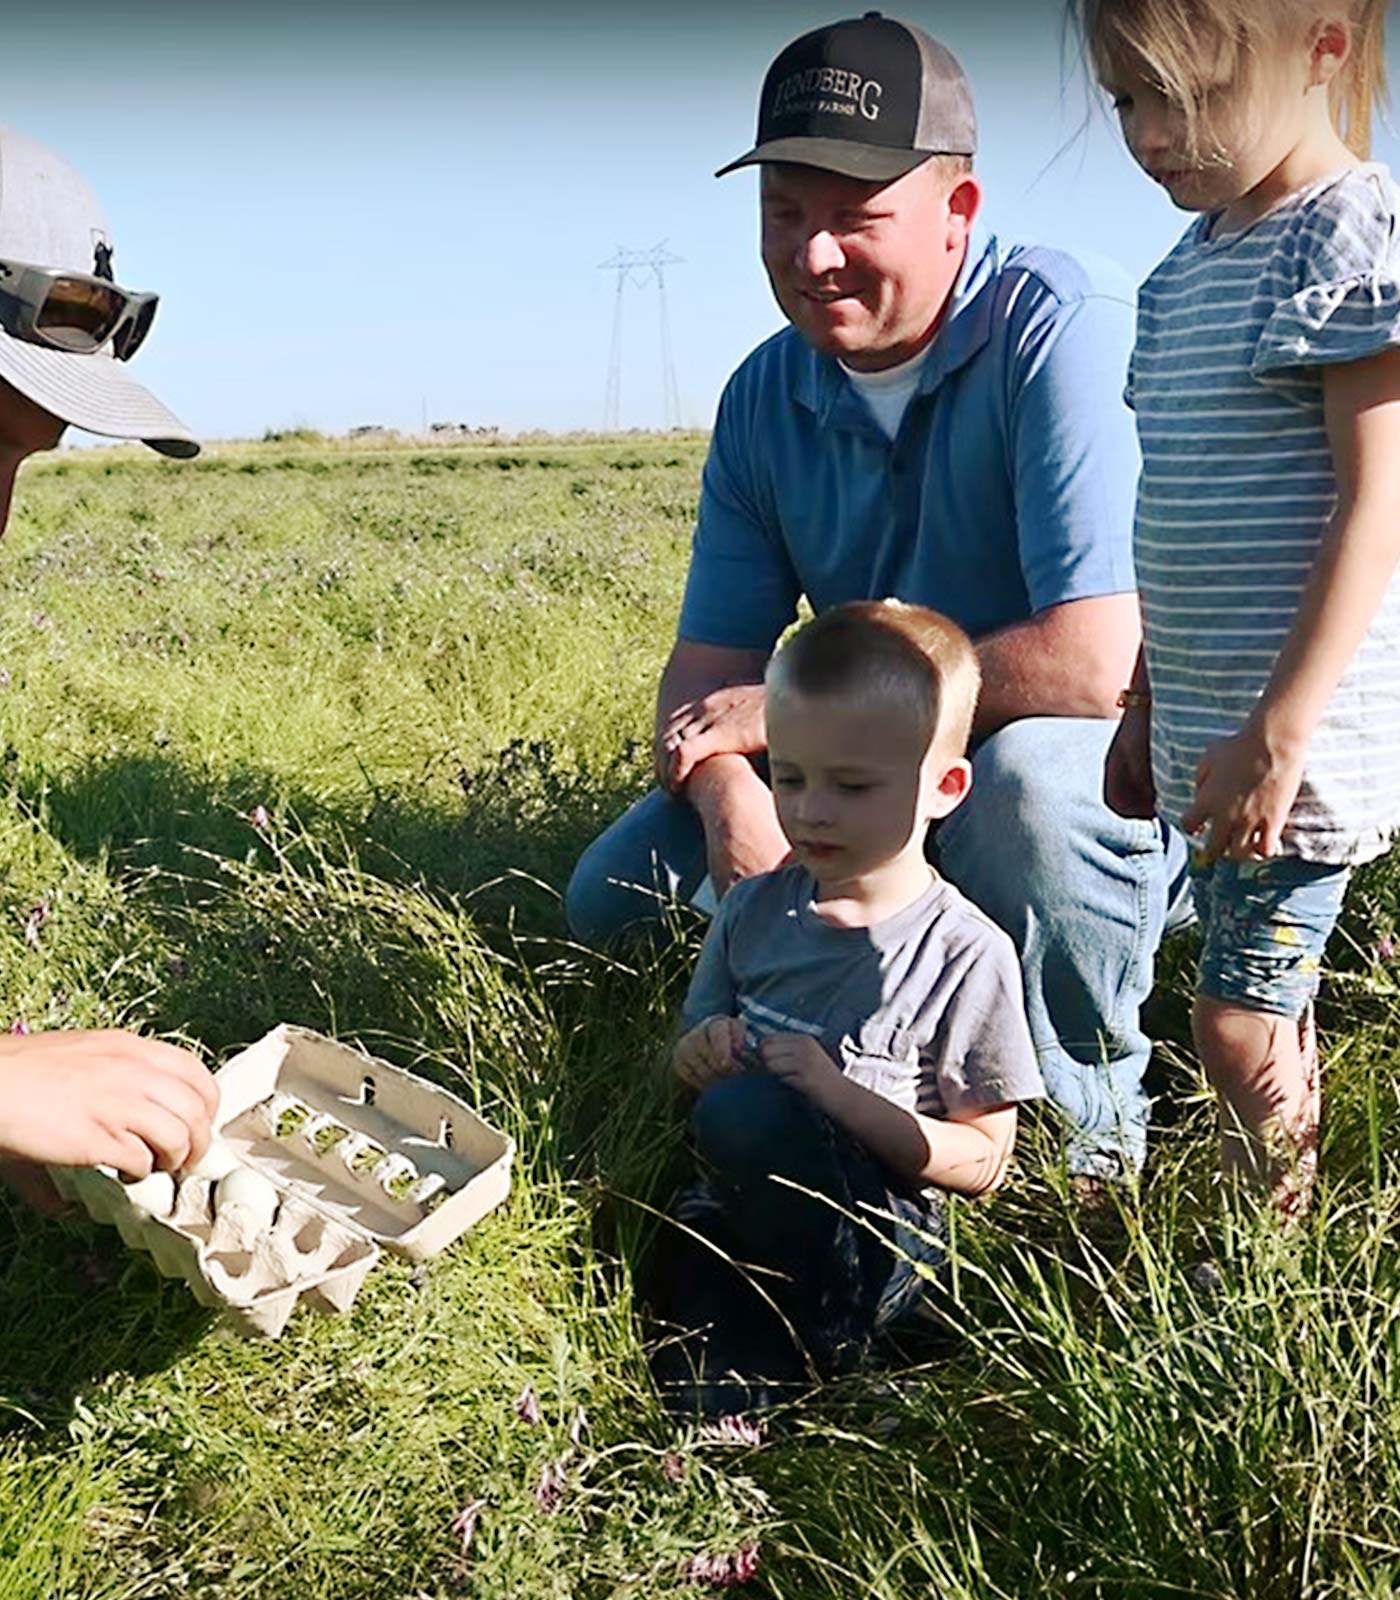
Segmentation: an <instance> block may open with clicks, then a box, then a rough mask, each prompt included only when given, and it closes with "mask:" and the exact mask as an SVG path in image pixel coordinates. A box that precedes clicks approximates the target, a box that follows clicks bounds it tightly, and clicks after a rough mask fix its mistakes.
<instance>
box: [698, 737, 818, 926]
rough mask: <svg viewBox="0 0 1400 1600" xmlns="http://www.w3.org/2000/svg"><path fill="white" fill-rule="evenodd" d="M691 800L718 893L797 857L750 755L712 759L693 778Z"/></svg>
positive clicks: (711, 879) (768, 791) (771, 795)
mask: <svg viewBox="0 0 1400 1600" xmlns="http://www.w3.org/2000/svg"><path fill="white" fill-rule="evenodd" d="M686 794H687V798H688V799H689V800H690V803H691V805H693V806H694V807H695V810H696V811H697V813H698V814H699V817H700V821H701V824H702V826H703V827H704V830H705V853H706V858H707V865H708V867H709V872H710V881H711V882H712V883H713V884H714V886H715V893H716V894H718V895H723V894H724V893H725V892H726V891H727V890H728V889H729V888H730V887H731V886H732V885H733V884H734V883H736V882H737V881H738V880H739V879H740V878H752V877H755V876H756V875H757V874H758V873H760V872H771V871H772V870H773V868H774V867H776V866H778V865H780V864H781V863H782V862H783V861H785V860H787V858H788V856H789V855H790V854H791V853H792V851H791V846H790V845H789V844H788V840H787V835H786V834H785V833H784V832H783V830H782V828H781V827H779V825H778V813H777V810H776V808H775V807H774V805H773V794H772V791H771V790H770V789H769V787H768V785H767V784H766V783H764V781H763V779H762V778H760V777H759V775H758V774H757V773H756V772H755V771H754V770H753V768H752V767H751V766H750V765H749V760H748V757H747V756H711V757H710V759H709V760H708V761H706V762H705V763H704V764H703V765H702V766H699V767H697V768H696V769H695V771H694V773H692V775H691V779H690V784H689V787H688V789H687V791H686Z"/></svg>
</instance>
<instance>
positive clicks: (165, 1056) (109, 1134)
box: [0, 1030, 219, 1178]
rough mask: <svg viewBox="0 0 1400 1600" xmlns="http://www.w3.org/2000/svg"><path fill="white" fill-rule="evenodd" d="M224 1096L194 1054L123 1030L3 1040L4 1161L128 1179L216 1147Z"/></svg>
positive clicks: (0, 1122) (170, 1168)
mask: <svg viewBox="0 0 1400 1600" xmlns="http://www.w3.org/2000/svg"><path fill="white" fill-rule="evenodd" d="M218 1109H219V1089H218V1085H217V1084H216V1083H215V1082H214V1079H213V1078H212V1077H211V1076H210V1075H209V1073H208V1072H207V1071H206V1070H205V1068H204V1067H203V1065H202V1064H201V1063H200V1061H199V1059H198V1058H197V1057H196V1056H193V1055H191V1054H190V1052H189V1051H188V1050H181V1049H178V1048H177V1047H176V1046H175V1045H171V1044H164V1043H162V1042H161V1041H160V1040H158V1039H142V1038H138V1037H137V1035H135V1034H133V1033H121V1032H118V1031H116V1030H111V1031H108V1032H101V1033H86V1032H72V1033H61V1032H55V1033H35V1034H29V1035H27V1036H23V1037H17V1038H9V1037H7V1038H4V1039H0V1154H3V1155H10V1156H18V1157H20V1158H21V1159H22V1160H26V1161H45V1162H54V1163H56V1164H58V1165H61V1166H73V1167H93V1166H99V1165H105V1166H112V1167H115V1168H116V1169H117V1170H118V1171H119V1172H122V1173H124V1174H125V1175H126V1176H127V1177H130V1178H145V1177H149V1176H150V1174H151V1172H152V1171H154V1170H155V1169H156V1168H160V1169H161V1170H163V1171H166V1172H175V1171H178V1170H179V1169H180V1168H181V1167H184V1166H186V1165H188V1164H189V1163H190V1162H192V1161H197V1160H198V1159H199V1158H200V1156H202V1155H203V1154H204V1152H205V1150H206V1149H207V1148H208V1146H209V1126H210V1122H211V1120H212V1119H213V1117H214V1115H215V1114H216V1112H217V1111H218Z"/></svg>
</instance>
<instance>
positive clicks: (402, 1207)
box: [50, 1023, 515, 1338]
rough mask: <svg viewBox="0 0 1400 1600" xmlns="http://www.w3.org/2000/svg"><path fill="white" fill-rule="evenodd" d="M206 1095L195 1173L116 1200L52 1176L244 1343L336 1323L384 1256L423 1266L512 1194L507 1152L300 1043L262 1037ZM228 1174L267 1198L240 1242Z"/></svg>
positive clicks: (88, 1176) (389, 1073)
mask: <svg viewBox="0 0 1400 1600" xmlns="http://www.w3.org/2000/svg"><path fill="white" fill-rule="evenodd" d="M216 1080H217V1082H218V1085H219V1113H218V1117H217V1119H216V1123H215V1142H214V1144H213V1146H212V1147H211V1151H210V1155H209V1156H208V1157H207V1158H206V1159H205V1161H203V1162H201V1163H200V1165H199V1167H198V1168H196V1169H195V1170H193V1171H192V1172H190V1173H188V1174H183V1175H180V1177H179V1178H178V1179H176V1180H172V1179H171V1178H170V1177H169V1176H168V1175H166V1174H163V1173H156V1174H153V1175H152V1177H151V1178H148V1179H146V1180H145V1181H144V1182H143V1183H139V1184H132V1185H127V1184H125V1183H123V1182H122V1181H121V1180H120V1179H119V1178H118V1177H117V1175H116V1173H115V1172H113V1171H112V1170H111V1169H110V1168H103V1167H99V1168H81V1167H55V1168H52V1169H50V1170H51V1171H52V1174H53V1178H54V1182H55V1184H56V1186H57V1187H58V1189H59V1191H60V1193H62V1194H63V1195H64V1196H65V1197H66V1198H68V1199H70V1200H74V1201H77V1202H78V1203H79V1204H81V1205H82V1206H83V1207H84V1208H85V1209H86V1210H87V1211H88V1213H89V1214H90V1215H91V1216H92V1217H93V1218H95V1219H96V1220H97V1221H99V1222H106V1223H111V1224H113V1225H115V1226H116V1228H117V1229H118V1230H119V1232H120V1233H121V1236H122V1238H123V1240H125V1242H126V1243H127V1244H128V1245H129V1246H131V1248H133V1249H137V1250H144V1251H146V1252H148V1253H149V1254H150V1255H151V1257H152V1258H153V1259H154V1261H155V1263H156V1265H157V1267H158V1268H159V1269H160V1271H161V1272H162V1273H164V1274H165V1275H166V1276H167V1277H182V1278H184V1279H185V1280H186V1281H187V1282H188V1283H189V1285H190V1288H191V1289H192V1290H193V1292H194V1294H195V1297H196V1298H197V1299H198V1300H199V1301H200V1302H201V1303H202V1304H204V1305H208V1306H217V1307H220V1308H221V1309H223V1310H224V1312H225V1313H226V1314H227V1315H228V1317H229V1319H230V1320H231V1321H232V1322H233V1323H234V1325H235V1326H237V1327H239V1328H240V1329H241V1330H242V1331H244V1332H246V1333H250V1334H255V1335H259V1336H262V1337H266V1338H276V1337H277V1335H278V1334H280V1333H281V1332H282V1330H283V1328H284V1327H285V1326H286V1324H287V1320H288V1318H289V1317H290V1316H291V1314H292V1312H293V1310H294V1309H295V1307H296V1305H297V1303H298V1301H299V1300H301V1299H303V1298H305V1299H306V1301H307V1303H308V1304H310V1305H311V1306H313V1307H314V1308H316V1309H320V1310H324V1311H344V1310H346V1309H347V1308H348V1307H349V1306H350V1305H351V1304H352V1303H353V1302H354V1299H355V1296H356V1295H357V1294H358V1293H359V1290H360V1285H361V1284H362V1283H363V1282H364V1280H365V1278H366V1276H367V1275H368V1273H369V1271H370V1269H371V1267H373V1266H374V1263H375V1262H376V1261H377V1260H378V1259H379V1253H380V1250H381V1248H383V1249H388V1250H392V1251H394V1252H395V1253H396V1254H398V1255H402V1256H407V1257H408V1258H409V1259H411V1260H414V1261H423V1260H426V1259H428V1258H429V1257H431V1256H434V1255H436V1254H437V1253H438V1252H439V1251H440V1250H442V1249H443V1248H444V1247H445V1246H446V1245H448V1244H450V1243H451V1242H452V1241H453V1240H454V1239H455V1238H457V1237H458V1236H459V1235H460V1234H462V1233H464V1232H465V1231H466V1230H467V1229H468V1228H470V1227H471V1226H472V1225H473V1224H474V1223H476V1222H477V1221H479V1220H480V1219H481V1218H482V1217H483V1216H485V1215H486V1213H487V1212H488V1211H491V1210H492V1209H493V1208H494V1207H496V1206H498V1205H500V1204H501V1202H502V1201H503V1200H504V1199H505V1198H506V1195H507V1194H508V1193H509V1190H510V1167H511V1161H512V1158H513V1156H514V1153H515V1146H514V1143H513V1141H512V1140H510V1139H508V1138H507V1137H506V1136H505V1135H504V1134H502V1133H499V1132H497V1130H496V1129H495V1128H493V1127H491V1126H490V1124H489V1123H487V1122H485V1121H483V1120H482V1118H481V1117H479V1116H478V1115H477V1114H476V1112H474V1111H473V1110H472V1109H471V1108H470V1107H469V1106H468V1105H467V1104H466V1103H465V1102H464V1101H462V1100H461V1099H460V1098H459V1097H458V1096H456V1095H454V1094H452V1093H450V1092H449V1091H448V1090H446V1089H441V1088H439V1087H438V1086H437V1085H436V1084H431V1083H427V1082H425V1081H424V1080H423V1079H422V1078H418V1077H415V1076H414V1075H413V1074H412V1073H411V1072H406V1071H404V1070H403V1069H402V1068H401V1067H395V1066H391V1065H390V1064H389V1063H388V1062H387V1061H380V1060H378V1059H376V1058H375V1057H372V1056H366V1055H362V1054H361V1053H360V1052H359V1051H357V1050H353V1049H351V1048H350V1047H349V1046H347V1045H343V1044H338V1043H337V1042H336V1041H335V1040H333V1039H327V1038H324V1037H323V1036H322V1035H320V1034H317V1033H312V1032H311V1031H310V1030H308V1029H306V1028H297V1027H292V1026H290V1025H289V1024H286V1023H284V1024H282V1025H281V1026H280V1027H277V1028H274V1029H273V1031H272V1032H271V1033H269V1034H267V1035H266V1037H264V1038H262V1039H260V1040H259V1041H258V1042H257V1043H256V1044H254V1045H251V1046H249V1048H248V1049H246V1050H244V1051H242V1052H241V1053H240V1054H238V1055H236V1056H234V1057H232V1059H231V1060H229V1061H227V1062H226V1063H225V1064H224V1066H223V1067H222V1068H221V1069H220V1070H219V1071H218V1073H217V1074H216ZM279 1108H280V1111H281V1115H280V1116H279V1115H278V1111H279ZM293 1124H295V1126H293ZM238 1168H246V1169H249V1170H251V1171H253V1172H256V1173H258V1174H260V1175H261V1176H262V1177H263V1178H264V1179H266V1180H267V1181H268V1183H270V1184H271V1186H272V1188H273V1190H275V1191H276V1208H275V1212H274V1213H273V1217H274V1220H273V1221H272V1222H271V1225H270V1227H267V1228H265V1229H259V1230H258V1237H257V1238H256V1239H253V1240H250V1239H248V1238H245V1237H238V1236H237V1234H236V1232H235V1233H231V1231H230V1228H229V1227H228V1226H226V1225H225V1224H226V1223H227V1222H228V1220H229V1219H228V1218H227V1217H225V1219H224V1221H223V1222H221V1220H220V1212H219V1210H218V1209H217V1207H216V1205H215V1199H216V1189H217V1185H218V1181H219V1179H221V1178H222V1177H223V1176H224V1175H225V1174H226V1173H228V1172H231V1171H234V1170H236V1169H238ZM269 1199H270V1197H269Z"/></svg>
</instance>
